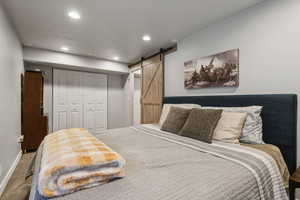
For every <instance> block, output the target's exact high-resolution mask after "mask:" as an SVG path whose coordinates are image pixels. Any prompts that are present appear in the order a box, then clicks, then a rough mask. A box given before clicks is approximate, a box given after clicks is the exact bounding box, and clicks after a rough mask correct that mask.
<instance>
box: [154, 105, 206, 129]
mask: <svg viewBox="0 0 300 200" xmlns="http://www.w3.org/2000/svg"><path fill="white" fill-rule="evenodd" d="M171 106H174V107H179V108H185V109H192V108H201V106H200V105H198V104H164V106H163V109H162V112H161V115H160V120H159V126H160V127H161V126H162V125H163V123H164V122H165V120H166V118H167V116H168V113H169V111H170V108H171Z"/></svg>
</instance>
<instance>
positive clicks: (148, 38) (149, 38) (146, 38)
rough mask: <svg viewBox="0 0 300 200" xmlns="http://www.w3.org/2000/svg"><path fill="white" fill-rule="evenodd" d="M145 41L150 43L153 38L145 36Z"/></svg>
mask: <svg viewBox="0 0 300 200" xmlns="http://www.w3.org/2000/svg"><path fill="white" fill-rule="evenodd" d="M143 40H144V41H146V42H148V41H150V40H151V37H150V36H149V35H144V36H143Z"/></svg>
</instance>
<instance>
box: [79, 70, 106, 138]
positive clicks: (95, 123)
mask: <svg viewBox="0 0 300 200" xmlns="http://www.w3.org/2000/svg"><path fill="white" fill-rule="evenodd" d="M82 77H83V87H84V95H83V98H84V127H85V128H86V129H88V130H89V131H90V132H92V133H99V132H100V131H102V130H105V129H107V76H106V75H103V74H94V73H84V74H83V75H82Z"/></svg>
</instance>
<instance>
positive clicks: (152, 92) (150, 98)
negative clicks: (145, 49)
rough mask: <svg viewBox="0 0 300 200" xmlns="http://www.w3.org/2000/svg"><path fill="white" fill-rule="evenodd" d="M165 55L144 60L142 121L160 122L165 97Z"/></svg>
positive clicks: (144, 122) (148, 122) (147, 122)
mask: <svg viewBox="0 0 300 200" xmlns="http://www.w3.org/2000/svg"><path fill="white" fill-rule="evenodd" d="M163 63H164V61H163V55H162V54H161V55H158V56H155V57H153V58H151V59H148V60H145V61H143V62H142V91H141V122H142V123H143V124H150V123H158V121H159V118H160V114H161V109H162V99H163V88H164V87H163V71H164V69H163V67H164V64H163Z"/></svg>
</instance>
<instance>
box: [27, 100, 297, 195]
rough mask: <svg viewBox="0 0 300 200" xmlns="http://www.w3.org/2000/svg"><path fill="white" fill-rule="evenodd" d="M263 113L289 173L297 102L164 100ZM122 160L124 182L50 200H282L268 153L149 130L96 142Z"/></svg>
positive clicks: (266, 134)
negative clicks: (255, 109)
mask: <svg viewBox="0 0 300 200" xmlns="http://www.w3.org/2000/svg"><path fill="white" fill-rule="evenodd" d="M183 103H185V104H199V105H202V106H219V107H220V106H227V107H229V106H231V107H233V106H251V105H260V106H263V110H262V113H261V117H262V120H263V140H264V142H266V143H267V144H272V145H274V146H276V147H278V148H279V149H280V151H281V153H282V156H283V159H284V160H285V163H286V165H287V168H288V170H289V172H290V173H292V172H293V171H294V170H295V168H296V152H297V149H296V135H297V128H296V127H297V96H296V95H293V94H279V95H234V96H201V97H200V96H199V97H166V98H164V104H183ZM95 136H96V137H97V138H98V139H99V140H101V141H103V142H105V144H107V145H108V146H109V147H112V148H113V149H114V150H115V151H116V152H118V153H120V154H121V155H122V157H123V158H124V159H125V160H126V166H125V174H126V175H125V177H124V178H122V179H117V180H113V181H110V182H108V183H105V184H102V185H99V186H96V187H91V188H89V189H85V190H80V191H77V192H74V193H71V194H68V195H64V196H59V197H54V198H53V199H57V200H96V199H106V200H141V199H145V200H154V199H161V200H174V199H189V200H194V199H195V200H196V199H197V200H199V199H204V200H205V199H209V200H226V199H228V200H241V199H243V200H247V199H249V200H250V199H251V200H254V199H265V200H268V199H274V200H276V199H278V200H279V199H288V197H287V193H286V189H285V187H284V180H283V177H282V174H283V173H282V170H281V169H280V167H278V163H277V162H276V160H275V159H273V157H272V156H270V155H269V154H268V153H266V152H264V151H261V150H258V149H257V148H251V147H249V146H247V145H239V144H230V143H223V142H218V141H214V142H212V143H211V144H208V143H205V142H202V141H199V140H195V139H192V138H189V137H183V136H180V135H176V134H173V133H170V132H166V131H162V130H160V128H159V127H158V126H157V125H155V124H146V125H139V126H134V127H126V128H121V129H112V130H107V131H104V132H103V133H101V134H97V135H95ZM42 152H43V146H41V147H40V148H39V150H38V152H37V156H36V161H35V169H34V177H33V184H32V189H31V193H30V200H42V199H46V198H44V197H42V196H41V195H40V194H39V192H38V190H37V187H38V180H39V172H40V166H41V160H42V157H43V153H42Z"/></svg>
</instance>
